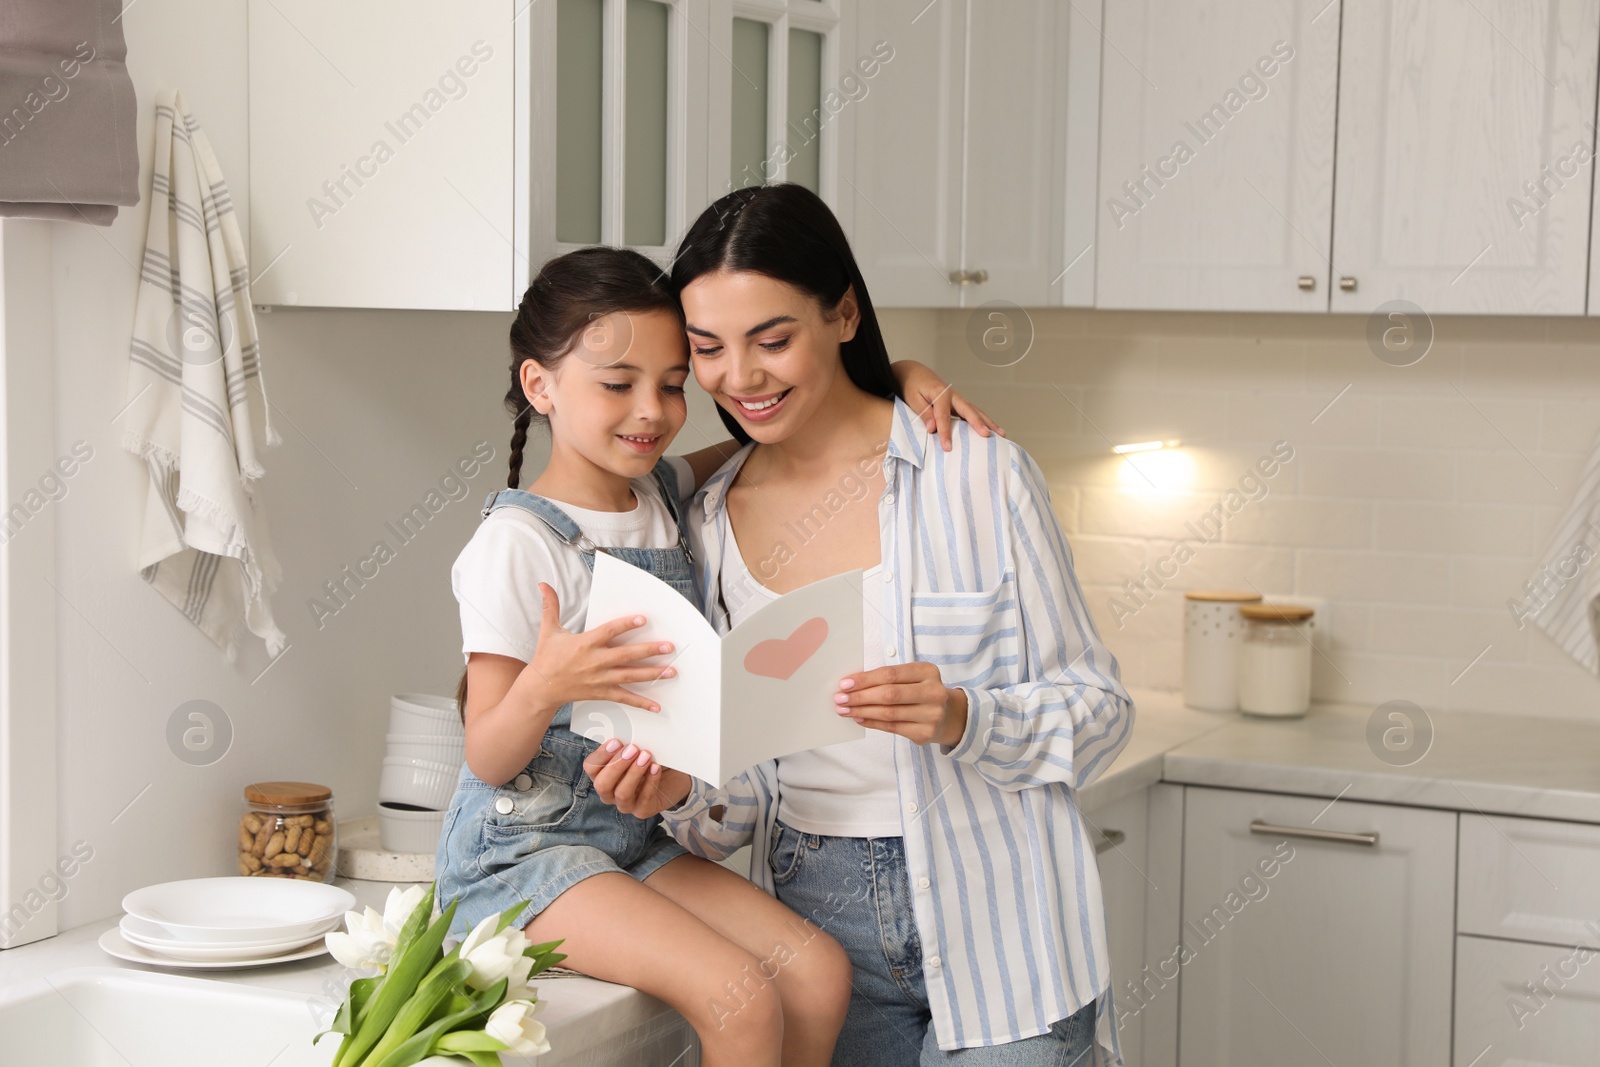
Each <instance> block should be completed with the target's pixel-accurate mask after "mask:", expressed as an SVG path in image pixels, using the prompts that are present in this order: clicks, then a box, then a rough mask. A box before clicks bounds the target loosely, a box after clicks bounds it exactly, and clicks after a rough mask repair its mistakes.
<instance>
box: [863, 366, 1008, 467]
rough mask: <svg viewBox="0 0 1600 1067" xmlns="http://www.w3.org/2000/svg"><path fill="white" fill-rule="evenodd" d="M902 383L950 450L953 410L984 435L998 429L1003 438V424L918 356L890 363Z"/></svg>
mask: <svg viewBox="0 0 1600 1067" xmlns="http://www.w3.org/2000/svg"><path fill="white" fill-rule="evenodd" d="M890 369H892V370H893V371H894V376H895V378H896V379H898V380H899V382H900V393H901V395H902V396H904V397H905V400H906V403H907V404H908V405H909V406H910V408H911V410H912V411H914V412H916V413H917V417H918V418H920V419H921V420H922V423H923V425H924V426H926V427H927V428H928V432H929V433H935V432H937V433H938V434H939V440H940V442H941V443H942V444H943V445H944V450H945V451H946V452H948V451H950V434H951V432H952V431H951V424H952V423H951V412H952V411H954V413H955V415H956V416H958V417H959V418H962V419H965V420H966V421H967V422H970V423H972V428H973V429H974V430H977V431H978V433H979V434H980V435H982V436H984V437H988V436H989V431H990V430H994V431H995V432H996V433H998V434H999V435H1000V436H1001V437H1004V436H1005V435H1006V432H1005V431H1004V430H1002V429H1000V424H999V423H997V422H995V421H994V420H993V419H991V418H990V417H989V416H988V415H985V414H984V413H983V410H982V409H981V408H979V407H978V406H977V405H976V404H974V403H972V402H971V401H969V400H967V399H966V398H965V397H963V396H962V395H961V394H960V393H958V392H956V391H955V387H954V386H952V385H950V383H949V382H946V381H945V380H944V379H943V378H941V377H939V376H938V375H937V374H935V373H934V372H933V370H932V369H931V368H929V367H926V366H923V365H922V364H921V363H918V362H917V361H916V360H914V359H902V360H899V361H897V362H895V363H892V364H890Z"/></svg>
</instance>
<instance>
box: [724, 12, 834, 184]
mask: <svg viewBox="0 0 1600 1067" xmlns="http://www.w3.org/2000/svg"><path fill="white" fill-rule="evenodd" d="M724 2H726V0H724ZM839 2H840V0H835V2H833V3H822V2H819V0H737V3H736V4H734V5H732V6H730V7H727V8H726V10H727V11H729V12H730V16H731V17H730V18H729V19H728V30H727V42H728V43H727V48H726V50H722V49H719V48H713V56H714V57H715V58H716V59H722V60H725V61H724V62H722V63H721V64H720V69H718V64H717V63H716V62H715V60H714V62H713V75H712V77H713V80H714V81H715V80H720V81H721V82H722V84H721V85H720V86H717V85H713V87H712V92H711V115H712V121H711V133H712V144H711V152H712V156H713V161H712V165H711V173H712V176H713V181H714V182H715V183H716V185H717V187H716V188H714V189H713V195H714V196H720V195H722V194H723V193H725V192H727V191H729V190H731V189H742V188H745V187H747V186H751V185H761V184H763V183H765V182H778V181H790V182H797V183H799V184H800V185H804V186H805V187H806V188H808V189H810V190H811V191H812V192H815V193H818V194H819V195H822V196H824V197H831V194H832V192H833V190H832V189H831V188H828V186H829V185H830V182H829V180H828V178H826V177H825V175H827V174H828V168H829V167H830V166H834V164H833V163H832V161H831V159H830V152H831V151H832V145H833V144H834V143H835V138H836V136H837V135H836V133H835V132H834V130H832V129H831V128H830V127H831V126H832V125H833V123H834V118H835V116H836V115H837V114H838V112H839V110H840V108H841V107H842V106H848V105H847V97H846V95H845V94H844V92H843V91H841V90H838V89H836V90H835V91H834V92H833V93H831V94H829V93H828V90H827V88H825V87H826V86H827V85H829V74H828V72H829V71H830V70H833V69H835V68H837V67H838V66H839V63H840V58H839V54H838V53H839V32H840V18H839V6H838V4H839ZM735 12H736V13H735ZM846 73H848V72H846ZM719 115H721V116H725V117H724V118H723V119H722V121H721V122H719V121H718V116H719ZM722 153H725V158H726V159H727V167H726V169H723V168H721V167H719V166H718V163H717V158H718V156H719V155H721V154H722ZM722 174H725V175H726V177H720V175H722Z"/></svg>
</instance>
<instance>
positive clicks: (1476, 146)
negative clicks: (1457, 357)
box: [1332, 0, 1600, 315]
mask: <svg viewBox="0 0 1600 1067" xmlns="http://www.w3.org/2000/svg"><path fill="white" fill-rule="evenodd" d="M1597 47H1600V5H1596V4H1594V3H1593V2H1592V0H1479V2H1475V3H1473V4H1471V5H1468V6H1466V7H1463V6H1462V5H1460V4H1458V3H1456V2H1455V0H1363V2H1361V3H1355V2H1353V0H1352V2H1351V3H1347V4H1345V11H1344V50H1343V59H1342V66H1341V68H1340V75H1339V150H1338V188H1337V192H1336V196H1335V202H1336V203H1337V205H1338V208H1337V212H1336V217H1335V219H1334V242H1333V260H1334V268H1335V269H1334V273H1335V278H1336V281H1335V289H1334V291H1333V301H1332V308H1333V310H1334V311H1358V312H1365V311H1371V310H1373V309H1374V308H1377V307H1379V306H1380V305H1382V304H1384V303H1386V302H1388V301H1391V300H1399V299H1403V300H1407V301H1410V302H1411V303H1413V304H1416V305H1417V306H1419V307H1421V308H1422V309H1423V310H1424V311H1426V312H1428V313H1430V314H1435V315H1437V314H1444V313H1461V314H1513V315H1534V314H1539V315H1581V314H1583V312H1584V298H1585V293H1586V289H1587V285H1586V267H1587V262H1588V251H1589V230H1590V228H1589V214H1590V184H1591V178H1592V166H1591V165H1590V164H1588V163H1587V159H1588V155H1589V149H1590V148H1591V147H1592V146H1593V144H1594V135H1593V132H1592V130H1591V128H1590V123H1591V122H1592V121H1593V119H1594V114H1595V107H1594V101H1595V78H1596V71H1597V51H1596V50H1597ZM1580 152H1581V153H1582V155H1583V158H1584V160H1585V162H1584V163H1581V164H1580V163H1578V162H1576V159H1575V157H1576V156H1577V155H1578V154H1579V153H1580ZM1541 187H1542V188H1541Z"/></svg>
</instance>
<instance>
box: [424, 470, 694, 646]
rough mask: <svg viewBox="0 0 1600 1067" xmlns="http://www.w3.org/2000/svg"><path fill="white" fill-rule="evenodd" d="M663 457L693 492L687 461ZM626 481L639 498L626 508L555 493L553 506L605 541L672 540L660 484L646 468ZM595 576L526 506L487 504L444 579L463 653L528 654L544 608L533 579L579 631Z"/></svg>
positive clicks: (674, 533)
mask: <svg viewBox="0 0 1600 1067" xmlns="http://www.w3.org/2000/svg"><path fill="white" fill-rule="evenodd" d="M667 461H668V462H670V463H671V464H672V465H673V471H674V472H675V473H676V474H677V476H678V491H679V493H680V494H688V493H692V492H693V491H694V476H693V474H692V473H691V471H690V469H689V464H688V462H687V461H686V460H684V459H682V458H681V457H678V456H669V457H668V460H667ZM632 485H633V495H634V497H635V498H636V500H637V503H636V504H635V506H634V509H633V510H632V511H591V510H590V509H588V508H579V507H574V506H573V505H571V504H564V503H561V502H560V501H557V502H556V506H557V507H559V508H560V509H561V510H562V511H564V512H566V513H567V514H568V515H570V516H572V521H573V522H575V523H577V524H578V528H579V529H581V530H582V531H583V532H584V533H585V534H587V535H588V537H589V540H591V541H593V542H594V543H595V544H596V545H599V546H601V547H603V548H672V547H673V546H674V545H676V544H677V543H678V528H677V527H676V526H674V525H673V523H672V515H671V513H669V512H668V511H667V506H666V503H665V502H664V501H662V499H661V489H660V486H658V485H657V484H656V480H655V479H654V478H652V477H648V476H647V477H644V478H635V479H634V480H633V482H632ZM593 580H594V576H593V574H592V573H591V572H590V570H589V568H588V567H586V566H584V563H583V556H582V554H581V553H579V552H578V550H577V549H576V548H574V547H572V546H571V545H568V544H565V543H564V542H562V540H561V539H560V538H559V537H557V536H556V535H555V532H554V531H553V530H551V529H550V527H548V526H546V525H545V524H544V521H543V520H542V519H540V518H538V517H537V516H536V515H534V514H533V513H532V512H529V511H527V510H525V509H523V508H518V507H506V508H499V509H497V510H495V511H493V512H490V514H489V517H488V518H486V519H484V520H483V522H482V523H480V524H479V525H478V529H477V531H476V532H474V533H473V535H472V540H470V541H468V542H467V546H466V547H465V548H463V549H462V550H461V554H460V555H459V556H457V557H456V562H455V566H454V567H453V568H451V571H450V586H451V588H452V589H453V590H454V591H455V594H456V603H457V604H459V605H460V607H461V654H462V657H463V658H465V657H467V656H469V655H471V654H472V653H474V652H492V653H494V654H495V655H499V656H510V657H511V658H512V659H518V660H522V661H523V662H524V663H526V662H529V661H530V660H532V659H533V652H534V649H535V648H536V647H537V646H538V644H539V617H540V615H541V614H543V611H544V604H543V601H542V600H541V599H540V597H539V583H540V582H544V583H546V584H548V585H549V586H550V588H552V589H554V590H555V591H556V597H557V599H558V600H559V602H560V605H561V625H562V626H564V627H565V628H566V629H568V630H573V631H579V630H582V629H583V628H584V622H585V618H586V616H587V614H588V611H589V586H590V584H591V583H592V582H593Z"/></svg>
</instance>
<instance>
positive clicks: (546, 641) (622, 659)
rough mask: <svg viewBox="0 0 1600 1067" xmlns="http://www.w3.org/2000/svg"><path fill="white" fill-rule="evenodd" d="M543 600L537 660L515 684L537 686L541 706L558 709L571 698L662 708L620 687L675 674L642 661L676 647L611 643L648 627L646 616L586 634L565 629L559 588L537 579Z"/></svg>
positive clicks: (654, 709)
mask: <svg viewBox="0 0 1600 1067" xmlns="http://www.w3.org/2000/svg"><path fill="white" fill-rule="evenodd" d="M539 595H540V596H542V597H543V598H544V613H543V615H541V616H540V619H539V645H538V649H537V650H536V651H535V652H534V654H533V661H532V662H530V663H529V664H528V666H527V667H526V668H525V669H524V670H523V672H522V674H521V675H519V676H518V678H517V683H518V684H519V685H525V686H528V687H530V688H533V689H535V690H537V694H538V695H537V697H536V701H537V704H538V706H549V707H551V708H558V707H560V706H561V705H562V704H565V703H566V702H567V701H569V700H613V701H616V702H617V703H618V704H626V705H628V706H629V707H633V708H643V709H644V710H645V711H660V710H661V708H660V705H658V704H656V702H655V701H653V700H651V699H650V698H648V697H642V696H640V695H639V694H637V693H635V692H633V691H632V690H629V689H624V688H622V687H623V685H625V684H627V683H630V682H653V681H655V680H656V679H658V678H671V677H672V676H673V675H674V674H676V673H677V670H676V668H673V667H652V666H650V665H648V664H642V663H640V662H639V661H640V660H643V659H646V658H648V657H650V656H660V655H665V654H666V653H668V652H671V651H672V645H670V644H667V643H664V642H641V643H639V644H633V645H619V646H618V647H616V648H611V647H610V644H611V642H612V641H614V640H616V639H617V638H618V637H621V636H622V635H623V634H625V633H627V632H628V631H629V630H636V629H638V628H639V627H641V626H643V625H644V616H642V615H633V616H629V617H625V618H621V619H613V620H611V621H610V622H608V623H605V624H604V625H602V626H596V627H595V628H594V629H592V630H585V631H583V632H582V633H573V632H572V631H570V630H567V629H564V628H562V625H561V605H560V603H559V602H558V601H557V599H556V591H555V590H554V589H552V588H550V586H548V585H546V584H545V583H544V582H540V583H539Z"/></svg>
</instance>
